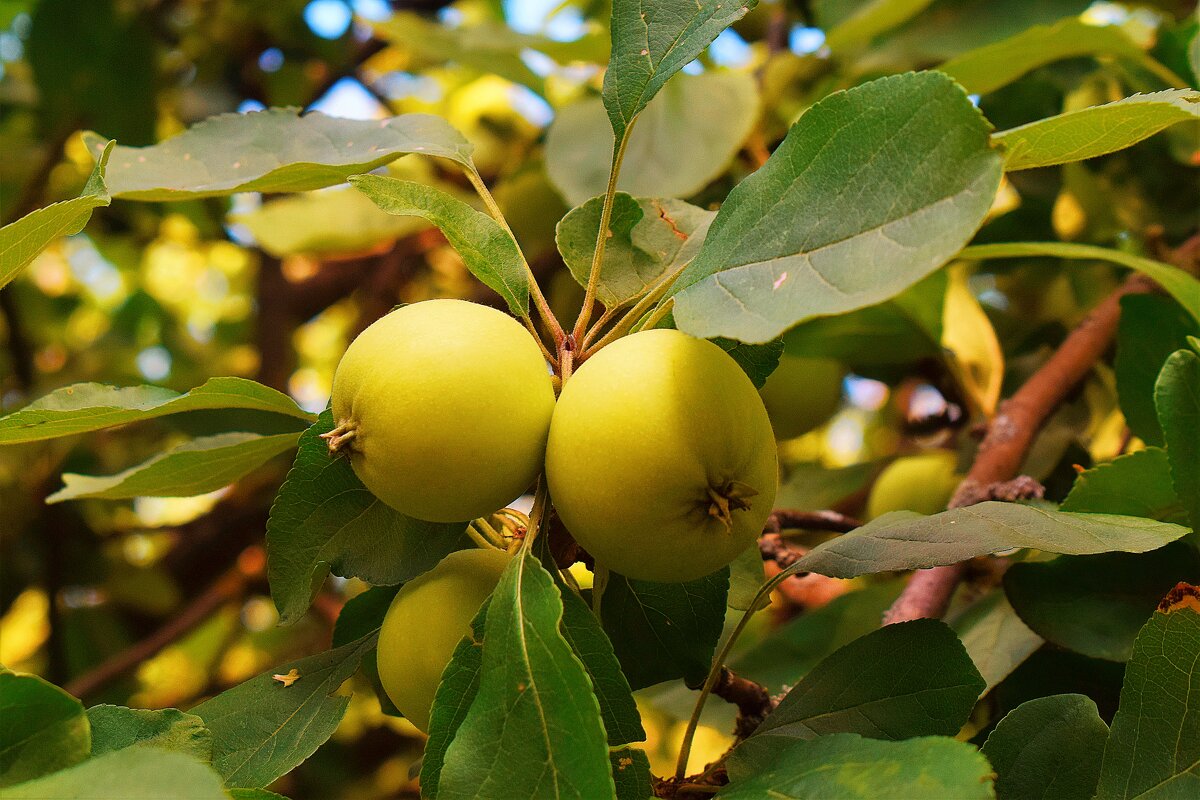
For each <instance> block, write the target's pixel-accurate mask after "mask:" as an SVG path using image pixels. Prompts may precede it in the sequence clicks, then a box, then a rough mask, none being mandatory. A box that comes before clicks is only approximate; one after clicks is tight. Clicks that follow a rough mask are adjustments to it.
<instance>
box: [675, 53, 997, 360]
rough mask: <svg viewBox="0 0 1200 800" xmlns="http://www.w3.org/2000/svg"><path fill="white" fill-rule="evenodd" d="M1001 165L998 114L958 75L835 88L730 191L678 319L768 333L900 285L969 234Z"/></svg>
mask: <svg viewBox="0 0 1200 800" xmlns="http://www.w3.org/2000/svg"><path fill="white" fill-rule="evenodd" d="M1000 172H1001V170H1000V157H999V154H998V153H997V152H996V151H995V150H993V149H992V147H991V145H990V143H989V140H988V123H987V121H986V120H985V119H984V118H983V117H982V116H981V115H980V113H979V111H978V109H976V108H975V107H974V106H972V105H971V103H970V101H969V100H968V99H967V96H966V94H965V93H964V92H963V91H962V89H961V88H960V87H958V86H957V85H955V84H954V83H953V82H952V81H951V80H950V79H949V78H948V77H946V76H945V75H942V74H940V73H935V72H925V73H910V74H905V75H896V76H892V77H888V78H881V79H879V80H875V81H871V82H870V83H865V84H862V85H860V86H856V87H854V88H853V89H849V90H847V91H844V92H837V93H835V94H832V95H830V96H829V97H826V98H825V99H824V100H822V101H820V102H819V103H817V104H816V105H814V106H813V107H812V108H810V109H809V110H808V111H806V112H805V113H804V115H803V116H801V117H800V120H799V121H798V122H797V123H796V124H795V125H793V126H792V129H791V130H790V131H789V132H788V135H787V138H786V139H785V140H784V141H783V143H782V144H781V145H779V147H778V148H777V149H776V150H775V152H774V153H772V154H771V157H770V159H768V160H767V163H766V164H765V165H763V167H762V168H760V169H759V170H758V171H757V172H755V173H754V174H753V175H751V176H750V177H749V178H747V179H746V180H744V181H742V182H741V183H740V184H738V186H737V187H736V188H734V190H733V191H732V192H730V193H729V197H728V198H727V199H726V201H725V203H724V205H723V206H722V207H721V210H720V211H719V212H718V213H717V216H716V219H714V220H713V223H712V226H711V227H710V228H709V233H708V237H707V238H706V239H705V242H704V246H703V247H702V248H701V250H700V253H699V255H697V257H696V259H695V260H694V261H693V262H692V263H691V266H689V267H688V269H687V270H685V271H684V274H683V275H682V276H681V277H680V279H679V281H678V282H677V283H676V287H677V288H678V289H679V290H681V291H680V293H679V294H678V295H676V296H675V310H674V313H675V321H676V324H677V325H678V327H679V328H680V330H683V331H685V332H687V333H691V334H693V335H696V336H703V337H706V338H707V337H711V336H717V335H720V336H728V337H730V338H734V339H739V340H741V341H746V342H765V341H768V340H769V339H772V338H774V337H776V336H778V335H779V334H781V333H783V332H784V331H786V330H787V329H788V328H790V327H792V326H793V325H795V324H797V323H799V322H802V321H804V320H806V319H810V318H812V317H819V316H826V315H832V314H839V313H843V312H846V311H853V310H855V309H858V308H864V307H866V306H870V305H874V304H876V303H879V302H882V301H884V300H887V299H889V298H891V297H894V296H896V295H898V294H900V293H901V292H902V291H904V290H905V289H906V288H908V287H909V286H912V285H913V284H915V283H917V282H918V281H919V280H921V279H922V278H924V277H926V276H927V275H929V274H930V273H932V272H933V271H934V270H936V269H937V268H938V267H940V266H941V265H943V264H944V263H946V261H948V260H949V259H950V258H951V257H953V256H954V255H955V254H956V253H957V252H958V251H959V250H960V249H961V248H962V247H963V245H965V244H966V243H967V241H968V240H969V239H970V238H971V236H972V235H973V234H974V232H975V230H976V229H977V228H978V227H979V225H980V224H981V223H982V222H983V219H984V215H985V214H986V213H987V211H988V208H989V207H990V206H991V203H992V198H993V197H994V196H995V193H996V189H997V187H998V186H999V182H1000Z"/></svg>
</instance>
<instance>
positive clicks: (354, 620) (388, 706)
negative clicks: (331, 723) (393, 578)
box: [333, 586, 404, 717]
mask: <svg viewBox="0 0 1200 800" xmlns="http://www.w3.org/2000/svg"><path fill="white" fill-rule="evenodd" d="M398 591H400V587H399V586H372V587H371V588H370V589H368V590H367V591H365V592H363V593H362V594H358V595H355V596H354V597H352V598H350V599H349V600H347V601H346V604H345V605H344V606H342V610H341V611H340V612H339V613H338V618H337V622H335V623H334V626H333V646H334V647H341V646H342V645H344V644H349V643H350V642H353V641H354V640H356V639H361V638H362V637H364V636H366V635H367V634H370V633H374V632H375V631H377V630H379V628H380V627H381V626H382V625H383V618H384V617H385V616H386V615H387V610H388V608H389V607H391V605H392V599H393V598H395V596H396V592H398ZM377 656H378V650H371V651H370V652H369V653H365V654H363V657H362V662H361V663H360V664H359V669H360V670H361V672H362V674H363V675H364V676H365V677H366V678H367V680H368V681H369V682H370V684H371V688H372V689H374V690H375V697H376V699H378V700H379V707H380V709H381V710H382V711H383V713H385V714H388V715H390V716H393V717H402V716H404V715H403V714H401V713H400V710H399V709H397V708H396V705H395V704H394V703H393V702H392V699H391V698H390V697H388V694H387V692H386V691H385V690H384V688H383V684H382V683H380V681H379V664H378V660H377Z"/></svg>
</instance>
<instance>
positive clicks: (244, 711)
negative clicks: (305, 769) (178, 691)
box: [122, 633, 377, 787]
mask: <svg viewBox="0 0 1200 800" xmlns="http://www.w3.org/2000/svg"><path fill="white" fill-rule="evenodd" d="M376 638H377V633H371V634H368V635H367V636H364V637H362V638H361V639H357V640H355V641H353V642H351V643H350V644H345V645H342V646H341V647H337V648H334V649H333V650H329V651H327V652H324V653H319V654H317V655H315V656H308V657H307V658H301V659H299V660H297V661H291V662H288V663H287V664H283V665H281V666H278V667H275V668H273V669H269V670H267V671H266V672H264V673H262V674H261V675H258V676H255V677H253V678H251V679H250V680H248V681H246V682H244V683H240V684H238V685H237V686H234V687H233V688H232V689H227V690H225V691H224V692H221V694H219V695H217V696H216V697H213V698H212V699H210V700H205V701H204V702H203V703H201V704H200V705H198V706H196V707H195V708H193V709H192V713H193V714H195V715H196V716H198V717H200V718H201V719H202V720H204V724H205V725H206V726H208V729H209V731H211V732H212V744H213V766H214V767H216V769H217V771H218V772H219V773H221V777H222V778H224V779H225V783H226V785H228V786H230V787H233V786H246V787H257V786H266V785H268V784H270V783H271V782H272V781H274V780H275V779H276V778H278V777H280V776H281V775H286V774H287V773H288V772H290V771H291V770H292V768H293V767H295V766H296V765H297V764H299V763H301V762H302V761H304V759H306V758H308V757H309V756H311V755H312V754H313V753H314V752H315V751H316V749H317V748H318V747H320V746H321V745H322V744H324V743H325V740H326V739H328V738H329V737H330V735H332V734H333V731H334V729H336V728H337V726H338V723H339V722H341V720H342V715H343V714H345V713H346V706H347V705H348V704H349V702H350V698H349V697H348V696H345V695H340V694H337V691H338V688H339V687H340V686H341V685H342V684H343V683H344V682H345V681H346V680H347V679H348V678H350V676H352V675H353V674H354V673H355V672H356V671H358V664H359V661H360V660H361V659H362V657H363V655H365V654H366V653H367V652H369V651H370V650H371V649H372V648H374V647H375V640H376ZM293 669H294V670H296V672H297V673H299V676H300V677H299V679H298V680H297V681H296V682H295V683H293V684H292V685H291V686H284V685H283V684H282V683H280V682H279V681H277V680H274V679H273V678H272V677H271V676H272V675H275V674H287V673H288V672H289V671H290V670H293ZM122 752H125V751H122Z"/></svg>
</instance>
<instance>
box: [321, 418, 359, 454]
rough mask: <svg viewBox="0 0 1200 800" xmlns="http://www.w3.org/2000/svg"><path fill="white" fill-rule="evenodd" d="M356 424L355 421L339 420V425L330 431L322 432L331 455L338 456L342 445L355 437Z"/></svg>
mask: <svg viewBox="0 0 1200 800" xmlns="http://www.w3.org/2000/svg"><path fill="white" fill-rule="evenodd" d="M355 431H356V426H355V425H354V423H353V422H350V421H349V420H346V421H344V422H339V423H338V424H337V427H335V428H334V429H333V430H331V431H329V432H328V433H322V434H321V438H322V439H324V440H325V444H326V445H327V446H328V447H329V455H330V456H336V455H337V454H338V453H339V452H340V451H341V449H342V447H343V446H344V445H345V444H346V443H347V442H349V441H350V440H351V439H353V438H354V434H355Z"/></svg>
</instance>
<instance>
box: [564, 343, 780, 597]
mask: <svg viewBox="0 0 1200 800" xmlns="http://www.w3.org/2000/svg"><path fill="white" fill-rule="evenodd" d="M546 479H547V481H548V484H549V487H550V496H551V498H552V499H553V501H554V505H555V508H556V509H557V510H558V514H559V517H560V518H561V519H562V521H563V524H564V525H565V526H566V527H567V529H568V530H569V531H570V532H571V534H572V535H573V536H574V537H575V539H576V541H578V542H579V544H580V545H582V546H583V548H584V549H586V550H587V551H588V552H589V553H591V554H592V556H594V557H595V559H596V561H597V562H598V563H600V564H602V565H604V566H605V567H608V568H609V569H612V570H615V571H616V572H618V573H620V574H622V575H625V576H626V577H629V578H636V579H639V580H646V581H658V582H663V583H672V582H682V581H690V580H694V579H696V578H700V577H703V576H704V575H708V574H709V573H711V572H715V571H716V570H718V569H720V568H721V567H723V566H725V565H726V564H728V563H729V562H730V561H732V560H733V559H734V558H735V557H736V556H737V555H738V554H739V553H741V552H742V551H743V550H745V549H746V548H747V547H749V546H750V545H751V544H753V543H754V541H755V540H756V539H757V538H758V535H759V534H760V533H761V532H762V526H763V524H764V523H765V522H766V519H767V516H768V515H769V514H770V513H771V506H772V503H773V502H774V500H775V489H776V483H777V481H778V465H777V463H776V457H775V438H774V436H773V435H772V433H771V423H770V420H768V419H767V412H766V409H765V408H763V404H762V400H760V399H759V396H758V392H757V391H755V389H754V384H753V383H751V382H750V379H749V378H748V377H747V376H746V374H745V373H744V372H742V369H741V368H740V367H739V366H738V365H737V362H735V361H734V360H733V359H732V358H730V357H729V355H728V354H726V353H725V352H724V351H723V350H722V349H721V348H719V347H717V346H716V345H715V344H713V343H711V342H707V341H705V340H703V339H696V338H693V337H691V336H688V335H687V334H684V333H681V332H679V331H676V330H667V329H661V330H651V331H643V332H640V333H635V334H633V335H632V336H627V337H625V338H623V339H619V340H617V341H616V342H614V343H613V344H611V345H608V346H607V347H605V348H604V349H603V350H601V351H599V352H598V353H597V354H595V355H594V356H592V357H591V358H589V359H588V360H587V361H586V362H584V364H583V365H582V366H581V367H580V368H579V370H578V371H577V372H576V373H575V375H573V376H572V377H571V378H570V380H568V381H567V382H566V384H565V385H564V387H563V390H562V394H561V395H560V397H559V401H558V405H557V407H556V408H555V411H554V419H553V421H552V422H551V424H550V439H549V443H548V445H547V450H546Z"/></svg>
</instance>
